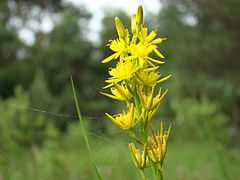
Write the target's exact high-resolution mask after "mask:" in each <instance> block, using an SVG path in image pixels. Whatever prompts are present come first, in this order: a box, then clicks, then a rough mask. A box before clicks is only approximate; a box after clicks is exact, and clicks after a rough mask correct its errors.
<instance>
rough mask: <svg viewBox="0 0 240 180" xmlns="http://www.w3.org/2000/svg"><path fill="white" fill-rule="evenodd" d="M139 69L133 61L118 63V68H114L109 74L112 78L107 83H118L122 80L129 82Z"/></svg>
mask: <svg viewBox="0 0 240 180" xmlns="http://www.w3.org/2000/svg"><path fill="white" fill-rule="evenodd" d="M138 69H139V67H138V66H136V65H134V64H133V63H132V62H131V61H126V62H118V64H117V66H116V68H112V69H110V71H109V74H110V75H111V76H112V77H110V78H108V79H107V80H106V82H107V83H111V84H112V83H118V82H120V81H122V80H129V79H130V78H131V77H132V76H133V75H134V73H135V72H136V71H137V70H138Z"/></svg>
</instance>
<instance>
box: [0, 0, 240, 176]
mask: <svg viewBox="0 0 240 180" xmlns="http://www.w3.org/2000/svg"><path fill="white" fill-rule="evenodd" d="M139 4H141V5H142V6H143V8H144V11H145V23H146V24H147V26H148V27H149V29H150V30H154V29H156V28H158V35H159V37H166V38H167V41H165V42H164V43H163V44H161V46H160V50H161V52H162V53H163V54H164V55H165V57H166V64H165V65H163V66H161V69H160V71H161V73H162V74H164V75H166V74H168V73H171V74H172V75H173V77H172V78H171V80H169V81H167V82H166V83H164V84H163V86H164V88H169V93H168V95H167V96H166V97H165V99H164V101H163V103H162V105H161V107H160V111H159V113H158V117H157V118H156V119H155V123H156V127H157V126H158V124H159V121H160V120H162V121H163V122H164V124H165V125H166V126H167V125H168V124H169V123H170V122H173V130H172V135H171V139H170V144H169V148H168V154H167V157H166V159H165V169H164V176H165V178H166V179H181V180H185V179H187V180H190V179H194V180H198V179H201V180H203V179H216V180H218V179H220V180H221V179H227V180H229V179H234V180H235V179H239V178H240V172H239V167H240V156H239V152H240V1H239V0H211V1H208V0H148V1H140V0H139V1H137V0H132V1H127V0H122V1H110V0H99V1H93V0H91V1H90V0H89V1H87V0H62V1H60V0H5V1H0V179H11V180H12V179H16V180H19V179H20V180H28V179H29V180H33V179H46V180H48V179H60V180H61V179H62V180H65V179H70V180H78V179H94V178H95V173H94V168H93V166H92V164H91V162H90V158H89V155H88V152H87V149H86V145H85V143H84V140H83V136H82V132H81V129H80V126H79V121H78V118H77V114H76V108H75V105H74V99H73V95H72V90H71V84H70V75H72V77H73V79H74V82H75V86H76V90H77V92H78V95H79V103H80V107H81V110H82V114H83V116H84V119H85V124H86V126H87V128H88V135H89V141H90V145H91V148H92V152H93V159H95V160H96V163H97V165H98V167H99V169H100V172H101V174H102V176H103V177H104V179H119V180H122V179H139V178H140V176H139V175H138V172H137V171H136V170H135V167H134V165H133V163H132V160H131V156H130V153H129V152H128V148H127V145H128V142H129V141H130V139H129V137H128V136H127V133H125V132H122V131H121V130H120V129H119V128H117V127H116V126H115V125H114V124H113V123H112V122H110V121H109V120H107V119H106V118H105V117H104V113H105V112H109V113H116V112H119V111H120V109H121V108H122V104H119V103H117V102H115V101H114V100H112V99H108V98H107V97H104V96H102V95H100V93H99V92H100V91H101V90H102V87H103V86H104V85H105V84H104V80H105V79H106V78H107V77H108V74H107V70H108V68H109V66H111V65H112V64H111V63H110V64H107V65H105V64H101V63H100V62H101V60H102V59H103V58H105V57H107V56H109V55H110V54H111V51H110V50H108V48H107V47H106V44H107V43H108V40H110V39H114V38H116V37H117V35H116V30H115V25H114V17H115V16H119V17H120V18H121V19H122V21H123V22H124V23H125V24H126V26H127V27H129V26H130V15H131V14H133V13H135V11H136V9H137V6H138V5H139Z"/></svg>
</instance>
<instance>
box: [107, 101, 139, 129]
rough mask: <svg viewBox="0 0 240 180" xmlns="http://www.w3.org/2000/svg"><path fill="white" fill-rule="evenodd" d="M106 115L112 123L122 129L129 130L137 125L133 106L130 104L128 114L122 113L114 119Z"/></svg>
mask: <svg viewBox="0 0 240 180" xmlns="http://www.w3.org/2000/svg"><path fill="white" fill-rule="evenodd" d="M106 115H107V117H108V118H109V119H110V120H111V121H112V122H114V123H115V124H116V125H118V126H119V127H120V128H122V129H130V128H132V127H133V126H135V124H136V123H137V121H136V115H135V108H134V106H133V104H131V106H130V109H129V112H128V113H125V112H123V113H122V114H118V115H116V116H115V117H113V116H111V115H109V114H108V113H106Z"/></svg>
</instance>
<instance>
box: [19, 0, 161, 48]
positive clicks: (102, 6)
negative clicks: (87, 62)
mask: <svg viewBox="0 0 240 180" xmlns="http://www.w3.org/2000/svg"><path fill="white" fill-rule="evenodd" d="M63 2H64V3H72V4H74V5H75V6H80V5H84V6H85V7H86V8H87V9H88V11H89V12H90V13H92V15H93V16H92V19H91V21H90V24H89V29H91V32H90V33H89V39H90V40H91V41H94V42H97V41H98V38H99V36H98V33H99V31H100V30H101V19H102V17H103V15H104V11H105V10H109V9H110V10H112V9H122V10H124V11H126V12H127V13H128V14H129V15H131V14H133V13H135V12H136V10H137V7H138V5H140V4H141V5H142V6H143V8H144V11H145V12H151V13H153V14H155V13H157V12H158V11H159V10H160V8H161V4H160V2H159V0H145V1H143V0H63ZM29 26H30V27H31V28H32V29H35V30H36V29H39V30H41V31H43V32H46V33H47V32H50V31H51V30H52V28H53V21H52V20H51V18H50V17H49V15H47V14H46V15H44V16H43V20H42V22H41V24H36V23H35V22H29ZM93 27H94V28H93ZM19 37H20V38H21V39H22V40H23V41H24V42H26V43H27V44H29V45H31V44H33V43H34V40H35V38H34V33H33V31H31V30H30V29H29V28H22V29H21V30H20V31H19Z"/></svg>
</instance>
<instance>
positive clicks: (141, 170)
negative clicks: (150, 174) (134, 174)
mask: <svg viewBox="0 0 240 180" xmlns="http://www.w3.org/2000/svg"><path fill="white" fill-rule="evenodd" d="M139 171H140V173H141V176H142V179H143V180H147V177H146V174H145V172H144V170H143V169H140V170H139Z"/></svg>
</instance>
